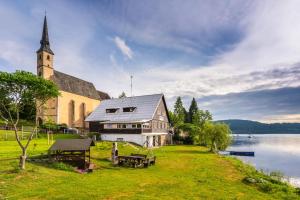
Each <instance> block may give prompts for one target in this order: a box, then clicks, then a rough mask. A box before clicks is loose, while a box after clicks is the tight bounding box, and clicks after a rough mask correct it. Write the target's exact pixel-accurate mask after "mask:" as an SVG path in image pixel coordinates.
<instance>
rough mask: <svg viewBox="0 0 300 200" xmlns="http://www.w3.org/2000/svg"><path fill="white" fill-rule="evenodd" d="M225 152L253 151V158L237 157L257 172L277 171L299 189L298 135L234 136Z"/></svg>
mask: <svg viewBox="0 0 300 200" xmlns="http://www.w3.org/2000/svg"><path fill="white" fill-rule="evenodd" d="M227 150H233V151H254V152H255V157H243V156H237V157H238V158H239V159H241V160H243V161H244V162H246V163H249V164H251V165H253V166H255V167H256V169H259V170H260V169H262V170H264V171H266V172H270V171H278V170H279V171H281V172H283V173H284V175H285V176H286V177H287V178H288V179H289V181H290V183H291V184H293V185H296V186H299V187H300V134H299V135H296V134H263V135H262V134H257V135H256V134H253V135H252V138H248V135H235V136H234V142H233V144H232V145H231V146H230V147H229V148H228V149H227Z"/></svg>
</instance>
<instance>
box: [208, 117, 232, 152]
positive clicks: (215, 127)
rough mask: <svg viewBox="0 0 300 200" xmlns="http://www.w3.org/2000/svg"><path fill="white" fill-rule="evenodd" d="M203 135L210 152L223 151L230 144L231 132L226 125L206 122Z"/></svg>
mask: <svg viewBox="0 0 300 200" xmlns="http://www.w3.org/2000/svg"><path fill="white" fill-rule="evenodd" d="M204 134H205V139H206V143H207V145H208V146H209V147H210V151H212V152H217V151H219V150H225V149H226V148H227V147H228V146H229V145H230V143H231V130H230V128H229V126H228V125H227V124H224V123H211V122H206V123H205V124H204Z"/></svg>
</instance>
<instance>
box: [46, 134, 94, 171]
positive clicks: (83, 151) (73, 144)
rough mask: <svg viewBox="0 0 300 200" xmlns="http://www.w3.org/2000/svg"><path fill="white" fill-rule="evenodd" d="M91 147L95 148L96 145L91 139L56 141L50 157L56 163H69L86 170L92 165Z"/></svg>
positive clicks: (51, 148) (50, 151) (50, 150)
mask: <svg viewBox="0 0 300 200" xmlns="http://www.w3.org/2000/svg"><path fill="white" fill-rule="evenodd" d="M91 146H95V143H94V141H93V140H92V139H90V138H88V139H63V140H56V142H55V143H54V144H53V145H52V146H51V147H50V149H49V155H50V156H51V158H52V159H54V160H55V161H62V162H68V163H70V164H73V165H74V164H75V165H76V166H77V167H78V168H81V169H86V168H88V167H89V164H90V163H91V150H90V148H91Z"/></svg>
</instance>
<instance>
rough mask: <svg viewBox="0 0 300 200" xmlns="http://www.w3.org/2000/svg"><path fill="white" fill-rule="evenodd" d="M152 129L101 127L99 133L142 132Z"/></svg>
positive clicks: (149, 131)
mask: <svg viewBox="0 0 300 200" xmlns="http://www.w3.org/2000/svg"><path fill="white" fill-rule="evenodd" d="M151 132H152V129H151V128H148V129H141V128H127V129H125V128H124V129H100V130H99V133H108V134H109V133H112V134H113V133H115V134H141V133H151Z"/></svg>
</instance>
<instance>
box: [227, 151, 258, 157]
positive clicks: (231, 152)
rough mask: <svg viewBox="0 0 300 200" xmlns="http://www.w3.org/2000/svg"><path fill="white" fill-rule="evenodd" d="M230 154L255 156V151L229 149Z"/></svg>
mask: <svg viewBox="0 0 300 200" xmlns="http://www.w3.org/2000/svg"><path fill="white" fill-rule="evenodd" d="M229 155H232V156H251V157H254V156H255V154H254V152H253V151H229Z"/></svg>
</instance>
